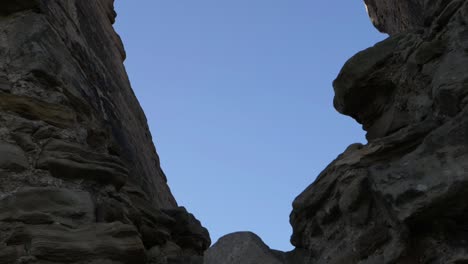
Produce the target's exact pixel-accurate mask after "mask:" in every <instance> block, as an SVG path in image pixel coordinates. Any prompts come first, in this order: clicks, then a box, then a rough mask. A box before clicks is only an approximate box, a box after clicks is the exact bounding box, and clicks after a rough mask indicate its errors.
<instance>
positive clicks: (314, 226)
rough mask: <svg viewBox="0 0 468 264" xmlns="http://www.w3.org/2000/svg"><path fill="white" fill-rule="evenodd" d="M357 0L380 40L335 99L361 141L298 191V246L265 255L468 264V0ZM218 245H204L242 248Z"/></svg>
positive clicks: (376, 263)
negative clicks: (360, 131)
mask: <svg viewBox="0 0 468 264" xmlns="http://www.w3.org/2000/svg"><path fill="white" fill-rule="evenodd" d="M365 2H366V4H367V8H368V12H369V16H370V18H371V20H372V22H373V23H374V25H375V26H376V27H377V28H378V29H379V30H380V31H383V32H387V33H389V35H390V36H389V38H388V39H386V40H384V41H382V42H380V43H378V44H376V45H375V46H374V47H371V48H369V49H367V50H364V51H362V52H360V53H358V54H357V55H355V56H354V57H353V58H351V59H350V60H349V61H348V62H347V63H346V64H345V65H344V67H343V69H342V71H341V72H340V74H339V76H338V78H337V79H336V80H335V82H334V89H335V94H336V95H335V99H334V105H335V108H336V109H337V110H338V111H339V112H341V113H343V114H345V115H349V116H351V117H353V118H354V119H355V120H356V121H358V122H359V123H360V124H362V125H363V128H364V130H366V131H367V139H368V143H367V144H366V145H363V144H353V145H351V146H350V147H348V149H346V151H345V152H344V153H343V154H341V155H340V156H339V157H338V158H337V159H336V160H335V161H333V162H332V163H331V164H330V165H329V166H328V167H327V168H326V169H325V170H324V171H323V172H322V173H321V174H320V175H319V177H318V178H317V180H316V181H315V182H314V183H313V184H312V185H311V186H309V187H308V188H307V189H306V190H305V191H304V192H303V193H302V194H300V195H299V196H298V197H297V198H296V200H295V201H294V203H293V211H292V213H291V218H290V219H291V224H292V226H293V235H292V238H291V242H292V244H293V245H294V246H295V247H296V249H295V250H294V251H293V252H289V253H278V252H276V253H275V254H276V255H277V254H279V255H282V256H283V262H280V263H288V264H292V263H314V264H342V263H343V264H344V263H346V264H347V263H360V264H381V263H389V264H390V263H395V264H415V263H427V264H430V263H434V264H436V263H437V264H439V263H444V264H445V263H447V264H461V263H468V250H467V243H468V242H467V241H468V233H467V230H468V225H467V221H468V203H467V202H466V198H467V194H468V1H464V0H433V1H432V0H408V1H401V0H365ZM244 239H245V241H247V242H248V241H249V238H244ZM247 242H246V243H247ZM219 243H220V244H219V245H218V244H215V246H214V247H213V248H212V249H210V250H209V251H208V252H210V251H215V250H219V251H220V252H231V253H230V254H231V255H232V254H234V255H235V256H231V257H233V258H238V259H241V258H242V256H244V255H245V254H251V253H252V251H251V250H247V249H244V250H240V251H239V250H238V249H239V247H238V246H237V244H239V243H231V245H229V243H226V242H225V241H220V242H219ZM240 244H241V243H240ZM256 245H257V246H258V242H257V243H256ZM226 247H231V250H229V249H226ZM236 250H237V251H236ZM270 253H271V252H270ZM270 253H267V255H270ZM209 254H210V255H216V253H213V252H210V253H209ZM254 254H255V256H252V258H256V257H262V256H264V255H265V253H264V250H262V251H256V253H254ZM291 254H294V255H295V256H296V257H295V258H294V259H293V260H291V259H288V258H284V257H285V256H288V255H291ZM228 256H229V254H228ZM218 259H221V260H223V259H222V258H218ZM227 260H228V259H227V258H224V260H223V261H219V263H239V264H240V263H244V262H242V261H239V262H228V261H227ZM205 263H207V264H210V262H205ZM262 263H277V262H276V259H275V260H271V261H270V262H262Z"/></svg>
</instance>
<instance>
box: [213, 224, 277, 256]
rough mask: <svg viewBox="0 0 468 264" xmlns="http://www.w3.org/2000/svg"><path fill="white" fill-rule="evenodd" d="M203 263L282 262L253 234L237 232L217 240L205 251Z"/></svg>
mask: <svg viewBox="0 0 468 264" xmlns="http://www.w3.org/2000/svg"><path fill="white" fill-rule="evenodd" d="M204 263H205V264H220V263H223V264H240V263H242V264H257V263H262V264H283V263H284V262H283V261H282V260H281V258H279V257H278V256H277V255H275V253H274V252H273V251H272V250H270V248H269V247H268V246H267V245H265V244H264V243H263V241H262V240H261V239H260V238H259V237H258V236H257V235H255V234H253V233H249V232H239V233H233V234H229V235H227V236H224V237H222V238H220V239H219V240H218V242H216V243H215V244H214V245H213V246H212V247H211V248H210V249H208V250H207V251H206V253H205V260H204Z"/></svg>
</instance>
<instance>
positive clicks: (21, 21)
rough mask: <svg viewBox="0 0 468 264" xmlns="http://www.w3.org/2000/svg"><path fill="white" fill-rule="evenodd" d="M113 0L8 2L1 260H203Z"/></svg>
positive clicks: (1, 46) (0, 79)
mask: <svg viewBox="0 0 468 264" xmlns="http://www.w3.org/2000/svg"><path fill="white" fill-rule="evenodd" d="M115 16H116V14H115V12H114V9H113V0H99V1H95V0H2V1H1V2H0V176H1V184H0V230H1V232H0V263H5V264H6V263H33V264H36V263H37V264H39V263H41V264H42V263H44V264H45V263H47V264H49V263H50V264H52V263H95V264H101V263H109V264H111V263H115V264H122V263H127V264H135V263H158V264H160V263H199V262H200V257H197V256H199V255H201V254H202V253H203V251H204V250H205V249H206V248H207V247H208V246H209V244H210V239H209V235H208V232H207V231H206V229H204V228H203V227H202V226H201V225H200V223H199V222H198V221H197V220H196V219H195V218H194V217H193V215H191V214H190V213H188V212H187V211H186V210H185V209H184V208H183V207H178V205H177V203H176V201H175V200H174V198H173V197H172V195H171V193H170V190H169V188H168V186H167V184H166V178H165V175H164V173H163V171H162V170H161V168H160V165H159V158H158V156H157V154H156V151H155V148H154V146H153V143H152V139H151V135H150V132H149V130H148V126H147V122H146V119H145V116H144V114H143V111H142V110H141V108H140V106H139V104H138V101H137V100H136V98H135V95H134V94H133V91H132V89H131V87H130V84H129V81H128V78H127V75H126V73H125V69H124V67H123V64H122V62H123V60H124V59H125V51H124V48H123V46H122V43H121V41H120V38H119V36H118V35H117V34H116V33H115V32H114V30H113V27H112V24H113V23H114V20H115Z"/></svg>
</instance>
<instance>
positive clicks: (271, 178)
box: [116, 0, 386, 250]
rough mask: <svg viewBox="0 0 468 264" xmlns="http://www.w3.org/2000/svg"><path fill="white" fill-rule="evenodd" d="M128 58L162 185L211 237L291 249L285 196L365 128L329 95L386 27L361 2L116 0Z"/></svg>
mask: <svg viewBox="0 0 468 264" xmlns="http://www.w3.org/2000/svg"><path fill="white" fill-rule="evenodd" d="M116 8H117V12H118V14H119V15H118V19H117V24H116V28H117V31H118V32H119V33H120V35H121V37H122V39H123V41H124V44H125V46H126V50H127V55H128V58H127V60H126V62H125V65H126V68H127V71H128V73H129V76H130V80H131V82H132V85H133V88H134V90H135V93H136V94H137V96H138V98H139V100H140V102H141V104H142V106H143V108H144V110H145V112H146V115H147V117H148V122H149V125H150V128H151V131H152V134H153V139H154V142H155V144H156V148H157V150H158V153H159V155H160V157H161V163H162V167H163V169H164V171H165V172H166V174H167V177H168V181H169V185H170V187H171V189H172V192H173V194H174V196H175V197H176V199H177V201H178V202H179V204H180V205H183V206H185V207H187V209H188V210H189V211H191V212H192V213H194V214H195V215H196V217H197V218H198V219H200V220H201V221H202V223H203V224H204V225H205V226H206V227H207V228H208V229H209V231H210V233H211V237H212V240H213V242H215V241H216V240H217V239H218V238H219V237H220V236H222V235H225V234H227V233H231V232H235V231H253V232H255V233H257V234H258V235H259V236H261V237H262V239H263V240H264V241H265V242H266V243H267V244H268V245H269V246H270V247H272V248H275V249H281V250H289V249H291V248H292V246H291V245H290V243H289V238H290V235H291V232H292V231H291V227H290V225H289V214H290V212H291V209H292V207H291V203H292V201H293V200H294V198H295V197H296V196H297V195H299V194H300V193H301V192H302V191H303V190H304V189H305V188H306V187H307V186H308V185H309V184H311V183H312V182H313V181H314V179H315V178H316V176H317V175H318V174H319V173H320V172H321V171H322V170H323V169H324V168H325V167H326V166H327V165H328V164H329V163H330V162H331V161H332V160H333V159H335V158H336V156H337V155H338V154H340V153H341V152H343V151H344V149H345V148H346V147H347V146H348V145H350V144H351V143H354V142H365V139H364V132H363V131H362V129H361V127H360V126H359V125H358V124H357V123H356V122H354V120H352V119H351V118H348V117H345V116H342V115H340V114H338V113H337V112H336V111H335V110H334V108H333V105H332V100H333V88H332V85H331V84H332V81H333V79H334V78H335V77H336V76H337V74H338V72H339V70H340V68H341V67H342V65H343V64H344V62H345V61H346V60H347V59H349V58H350V57H351V56H352V55H353V54H355V53H357V52H358V51H360V50H362V49H365V48H367V47H370V46H372V45H373V44H375V43H376V42H377V41H379V40H382V39H384V38H385V37H386V36H385V35H383V34H380V33H378V32H377V31H376V30H375V29H374V28H373V27H372V25H371V23H370V22H369V19H368V18H367V15H366V12H365V8H364V4H363V3H362V1H359V0H354V1H350V0H339V1H338V0H334V1H313V0H198V1H194V0H140V1H138V3H136V2H135V1H122V0H118V1H116Z"/></svg>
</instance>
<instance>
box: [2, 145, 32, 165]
mask: <svg viewBox="0 0 468 264" xmlns="http://www.w3.org/2000/svg"><path fill="white" fill-rule="evenodd" d="M28 167H29V164H28V160H27V159H26V156H25V154H24V152H23V150H21V148H19V147H18V146H15V145H12V144H9V143H2V142H0V169H6V170H14V171H22V170H25V169H27V168H28Z"/></svg>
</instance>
